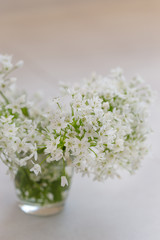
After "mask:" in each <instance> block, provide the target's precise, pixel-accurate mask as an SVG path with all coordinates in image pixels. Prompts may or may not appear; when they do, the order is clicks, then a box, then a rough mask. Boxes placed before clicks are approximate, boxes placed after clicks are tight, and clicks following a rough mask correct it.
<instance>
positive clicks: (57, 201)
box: [14, 160, 73, 216]
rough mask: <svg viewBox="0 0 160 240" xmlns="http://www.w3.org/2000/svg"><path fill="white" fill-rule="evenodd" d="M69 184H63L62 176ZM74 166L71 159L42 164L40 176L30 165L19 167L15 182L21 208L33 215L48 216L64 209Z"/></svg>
mask: <svg viewBox="0 0 160 240" xmlns="http://www.w3.org/2000/svg"><path fill="white" fill-rule="evenodd" d="M64 175H65V176H66V178H67V181H68V185H65V186H64V187H62V186H61V176H64ZM72 175H73V168H72V166H71V161H65V162H64V161H62V160H61V161H57V162H56V161H54V162H51V163H44V164H42V171H41V173H40V174H38V176H36V175H35V174H34V173H33V172H30V170H29V168H28V166H26V167H19V169H18V172H17V174H16V176H15V179H14V183H15V188H16V193H17V197H18V205H19V207H20V209H21V210H22V211H23V212H25V213H27V214H32V215H38V216H48V215H53V214H57V213H59V212H60V211H62V210H63V208H64V205H65V201H66V198H67V196H68V192H69V188H70V185H71V179H72Z"/></svg>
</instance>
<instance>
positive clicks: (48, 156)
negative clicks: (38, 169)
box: [40, 154, 51, 165]
mask: <svg viewBox="0 0 160 240" xmlns="http://www.w3.org/2000/svg"><path fill="white" fill-rule="evenodd" d="M50 156H51V154H49V155H48V156H47V157H46V158H45V159H43V161H42V162H41V163H40V165H42V164H43V163H44V162H45V161H46V159H47V158H49V157H50Z"/></svg>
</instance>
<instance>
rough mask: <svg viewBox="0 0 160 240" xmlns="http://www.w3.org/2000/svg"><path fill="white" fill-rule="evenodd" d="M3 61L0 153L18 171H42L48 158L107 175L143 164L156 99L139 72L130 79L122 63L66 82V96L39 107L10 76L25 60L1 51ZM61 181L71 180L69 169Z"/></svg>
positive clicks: (98, 175) (102, 177)
mask: <svg viewBox="0 0 160 240" xmlns="http://www.w3.org/2000/svg"><path fill="white" fill-rule="evenodd" d="M0 64H1V70H0V158H1V159H2V161H3V162H4V163H5V164H6V165H7V166H8V167H9V170H11V171H12V172H13V173H16V171H17V169H18V168H19V167H21V166H27V167H28V169H29V170H30V171H31V172H34V173H35V176H36V175H37V177H38V175H39V174H43V172H45V168H46V166H47V164H49V165H52V164H54V163H55V162H56V163H58V162H61V163H62V164H64V165H65V162H66V161H72V165H73V166H74V167H75V169H76V170H77V171H78V172H81V173H82V174H87V175H93V177H94V179H96V180H99V181H103V180H105V179H106V178H108V177H114V176H119V175H120V174H119V170H120V169H126V170H127V171H129V172H130V173H134V172H135V170H136V169H137V168H138V167H139V165H140V162H141V160H142V159H143V158H144V155H145V154H146V153H147V151H148V147H147V145H146V137H147V135H148V133H149V132H150V128H149V127H148V123H147V119H148V106H149V104H150V102H151V99H152V92H151V90H150V88H149V87H148V86H147V85H146V84H144V82H143V80H142V79H141V78H140V77H139V76H137V77H135V78H133V79H131V80H130V81H126V79H125V77H124V75H123V71H122V70H121V69H115V70H112V71H111V73H110V75H109V76H108V77H101V76H96V75H94V76H91V77H90V78H89V79H86V80H85V81H84V83H83V85H78V86H75V87H69V86H63V89H64V92H65V95H64V96H62V97H60V98H56V99H53V101H51V102H50V103H49V104H48V105H47V106H45V107H41V106H38V107H37V102H31V101H29V100H28V99H27V95H26V94H25V93H23V94H22V93H19V92H18V91H17V89H16V88H15V87H13V84H14V83H15V78H10V77H8V74H9V73H10V72H11V71H13V70H14V69H16V68H17V67H18V66H19V65H21V64H22V62H18V63H17V64H16V65H13V64H12V63H11V57H9V56H0ZM37 109H39V110H37ZM61 184H62V186H65V185H67V184H68V182H67V179H66V178H65V172H63V173H62V176H61Z"/></svg>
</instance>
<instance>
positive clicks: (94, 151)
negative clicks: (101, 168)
mask: <svg viewBox="0 0 160 240" xmlns="http://www.w3.org/2000/svg"><path fill="white" fill-rule="evenodd" d="M89 150H90V151H92V152H93V153H94V154H95V156H96V157H98V156H97V154H96V153H95V151H93V149H92V148H89Z"/></svg>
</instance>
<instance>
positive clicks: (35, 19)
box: [0, 0, 160, 240]
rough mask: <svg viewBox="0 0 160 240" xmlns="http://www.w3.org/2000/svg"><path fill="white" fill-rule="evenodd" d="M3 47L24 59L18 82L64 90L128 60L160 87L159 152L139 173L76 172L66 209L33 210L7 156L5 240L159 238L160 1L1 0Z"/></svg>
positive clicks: (158, 136) (155, 149) (155, 147)
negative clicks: (19, 200) (100, 175)
mask: <svg viewBox="0 0 160 240" xmlns="http://www.w3.org/2000/svg"><path fill="white" fill-rule="evenodd" d="M0 52H1V53H9V54H13V55H14V57H15V60H19V59H23V60H24V61H25V65H24V67H23V69H21V70H20V71H19V72H17V76H18V77H19V80H18V84H19V87H21V88H25V89H27V90H28V91H29V92H30V93H33V92H34V91H36V90H38V89H43V90H44V91H45V94H46V96H55V95H57V94H58V92H57V88H58V82H59V81H60V80H62V81H71V82H74V81H80V80H81V79H82V78H83V77H85V76H88V75H90V73H91V72H93V71H96V72H98V73H101V74H107V73H108V71H109V69H110V68H113V67H117V66H121V67H123V68H124V69H125V72H126V76H128V77H130V76H132V75H133V74H134V73H137V72H138V73H140V74H141V75H142V76H143V78H145V79H146V81H147V82H148V83H149V84H150V85H151V86H152V88H153V89H155V90H157V92H158V94H157V99H156V101H155V104H154V106H153V108H152V116H151V124H152V126H153V129H154V131H155V132H154V134H153V135H152V137H151V142H152V157H147V158H146V159H145V160H144V161H143V163H142V167H141V169H140V170H139V171H138V172H137V174H136V175H134V176H128V175H124V176H123V178H122V180H108V181H107V182H106V183H95V182H92V181H91V180H90V179H87V178H85V179H84V178H81V177H80V176H77V175H75V176H74V179H73V185H72V189H71V192H70V196H69V198H68V201H67V206H66V208H65V211H64V212H62V213H61V214H59V215H57V216H53V217H48V218H38V217H32V216H27V215H25V214H24V213H22V212H21V211H20V210H19V209H18V208H17V205H16V201H15V199H16V198H15V193H14V188H13V184H12V182H11V181H10V179H9V177H8V176H6V175H5V172H6V168H5V167H4V166H3V165H2V163H0V192H1V194H0V239H1V240H28V239H30V240H33V239H34V240H35V239H38V240H43V239H46V240H50V239H52V240H63V239H64V240H80V239H84V240H99V239H100V240H159V239H160V158H159V142H160V126H159V120H160V109H159V106H160V100H159V91H160V1H159V0H157V1H156V0H150V1H147V0H134V1H130V0H128V1H127V0H106V1H105V0H104V1H102V0H97V1H96V0H95V1H91V0H81V1H78V0H75V1H73V0H70V1H69V0H66V1H65V0H64V1H63V0H59V1H58V0H57V1H53V0H52V1H51V0H26V1H25V0H21V1H20V0H10V1H9V0H5V1H3V0H0Z"/></svg>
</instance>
